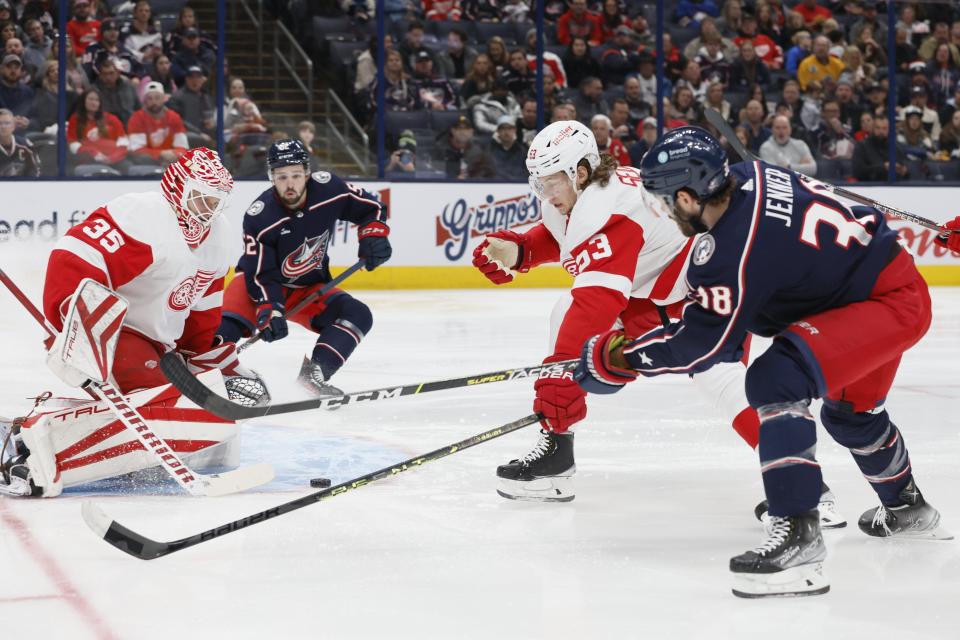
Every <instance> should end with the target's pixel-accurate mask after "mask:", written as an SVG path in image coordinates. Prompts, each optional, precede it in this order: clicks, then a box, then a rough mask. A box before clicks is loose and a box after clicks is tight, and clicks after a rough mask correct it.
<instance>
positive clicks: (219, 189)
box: [160, 147, 233, 247]
mask: <svg viewBox="0 0 960 640" xmlns="http://www.w3.org/2000/svg"><path fill="white" fill-rule="evenodd" d="M232 190H233V176H231V175H230V172H229V171H227V169H226V168H225V167H224V166H223V163H221V162H220V156H218V155H217V152H216V151H212V150H210V149H207V148H206V147H197V148H195V149H190V150H188V151H186V152H185V153H184V154H183V155H181V156H180V157H179V158H177V160H176V161H175V162H171V163H170V164H169V165H167V168H166V169H165V170H164V172H163V177H161V178H160V191H161V192H163V197H164V198H166V199H167V202H169V203H170V206H171V207H173V210H174V211H175V212H176V214H177V220H178V221H179V222H180V230H181V231H183V237H184V238H185V239H186V241H187V244H188V245H190V246H191V247H197V246H199V245H200V243H201V242H203V239H204V238H205V237H206V236H207V231H208V230H209V228H210V225H211V224H212V223H213V219H214V218H215V217H217V216H218V215H220V214H221V213H222V212H223V210H224V209H225V208H226V205H227V196H229V195H230V192H231V191H232Z"/></svg>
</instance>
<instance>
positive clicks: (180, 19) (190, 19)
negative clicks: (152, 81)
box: [163, 5, 217, 57]
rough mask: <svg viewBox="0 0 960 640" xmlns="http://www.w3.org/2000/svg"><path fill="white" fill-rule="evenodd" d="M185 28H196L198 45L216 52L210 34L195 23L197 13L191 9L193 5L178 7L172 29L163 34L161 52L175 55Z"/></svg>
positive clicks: (169, 55)
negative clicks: (198, 35) (198, 37)
mask: <svg viewBox="0 0 960 640" xmlns="http://www.w3.org/2000/svg"><path fill="white" fill-rule="evenodd" d="M187 29H196V30H197V31H199V32H200V46H201V47H202V48H204V49H209V50H210V51H213V52H216V50H217V47H216V45H215V44H214V42H213V39H211V38H210V36H209V35H207V33H206V32H205V31H204V30H203V29H201V28H200V25H198V24H197V15H196V13H195V12H194V11H193V7H191V6H189V5H184V6H183V8H182V9H180V13H179V14H177V21H176V23H175V24H174V25H173V29H171V30H170V31H169V32H167V33H166V34H164V36H163V52H164V53H165V54H166V55H167V57H172V56H174V55H176V53H177V51H179V50H180V44H181V43H182V42H183V35H184V33H186V31H187Z"/></svg>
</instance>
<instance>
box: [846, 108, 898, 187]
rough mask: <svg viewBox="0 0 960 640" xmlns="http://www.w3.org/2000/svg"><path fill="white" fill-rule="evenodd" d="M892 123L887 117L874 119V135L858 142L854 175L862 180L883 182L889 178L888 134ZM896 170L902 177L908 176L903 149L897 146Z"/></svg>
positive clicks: (854, 151)
mask: <svg viewBox="0 0 960 640" xmlns="http://www.w3.org/2000/svg"><path fill="white" fill-rule="evenodd" d="M889 133H890V123H889V122H888V121H887V119H886V118H876V119H874V121H873V135H871V136H869V137H868V138H867V139H866V140H863V141H861V142H858V143H857V144H856V147H855V148H854V150H853V177H855V178H856V179H857V180H860V181H861V182H881V181H885V180H886V179H887V174H888V171H889V167H890V162H889V160H888V158H889V155H890V154H889V151H888V149H887V136H888V135H889ZM895 157H896V162H895V163H894V171H895V172H896V174H897V175H898V176H900V177H901V178H905V177H906V176H907V165H906V158H905V157H904V155H903V149H902V148H900V146H899V145H897V147H896V153H895Z"/></svg>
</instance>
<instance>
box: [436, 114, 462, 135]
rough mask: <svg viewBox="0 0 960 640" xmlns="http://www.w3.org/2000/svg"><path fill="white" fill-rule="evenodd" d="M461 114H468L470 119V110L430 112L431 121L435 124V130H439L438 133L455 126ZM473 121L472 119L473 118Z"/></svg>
mask: <svg viewBox="0 0 960 640" xmlns="http://www.w3.org/2000/svg"><path fill="white" fill-rule="evenodd" d="M460 116H466V117H467V118H468V119H470V112H469V111H431V112H430V121H431V122H432V124H433V127H432V128H433V130H434V131H436V132H437V135H441V134H444V133H446V131H447V130H448V129H449V128H450V127H452V126H453V123H455V122H456V121H457V120H459V119H460ZM471 122H472V120H471Z"/></svg>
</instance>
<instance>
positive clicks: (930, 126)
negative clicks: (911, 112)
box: [888, 86, 940, 140]
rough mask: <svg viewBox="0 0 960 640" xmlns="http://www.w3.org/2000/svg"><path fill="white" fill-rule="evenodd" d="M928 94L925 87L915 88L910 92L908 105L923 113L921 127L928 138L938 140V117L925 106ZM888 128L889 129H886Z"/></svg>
mask: <svg viewBox="0 0 960 640" xmlns="http://www.w3.org/2000/svg"><path fill="white" fill-rule="evenodd" d="M927 100H928V93H927V90H926V88H925V87H923V86H915V87H913V88H912V89H911V90H910V104H911V105H913V106H914V107H917V108H918V109H920V110H921V111H922V112H923V117H922V120H923V126H924V128H925V129H926V130H927V133H929V134H930V137H931V138H933V139H935V140H939V139H940V115H939V114H938V113H937V112H936V111H934V110H933V109H931V108H930V106H929V105H928V104H927ZM888 128H889V127H888Z"/></svg>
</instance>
